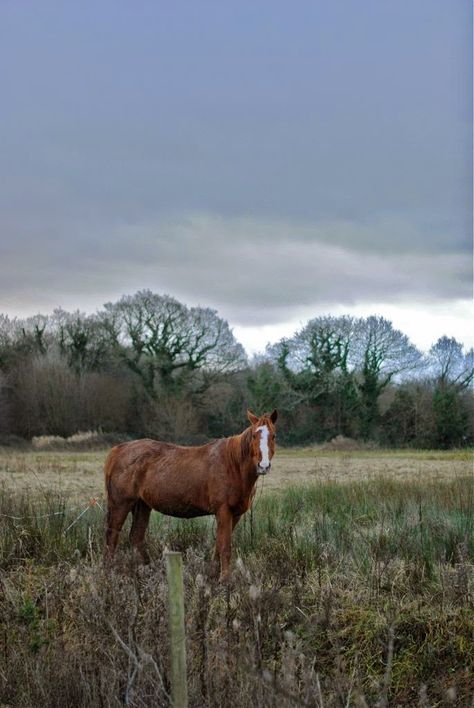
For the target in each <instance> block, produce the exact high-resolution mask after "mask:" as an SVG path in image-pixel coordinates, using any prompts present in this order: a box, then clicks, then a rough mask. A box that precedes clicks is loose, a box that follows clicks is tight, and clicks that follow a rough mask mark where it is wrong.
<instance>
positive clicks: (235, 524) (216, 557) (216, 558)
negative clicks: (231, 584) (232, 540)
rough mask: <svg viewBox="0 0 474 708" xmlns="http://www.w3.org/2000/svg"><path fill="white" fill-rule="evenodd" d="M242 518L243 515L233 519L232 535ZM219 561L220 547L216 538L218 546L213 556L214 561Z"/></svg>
mask: <svg viewBox="0 0 474 708" xmlns="http://www.w3.org/2000/svg"><path fill="white" fill-rule="evenodd" d="M241 518H242V514H239V515H238V516H233V517H232V533H233V532H234V529H235V527H236V526H237V524H238V523H239V521H240V519H241ZM218 559H219V547H218V541H217V537H216V545H215V547H214V553H213V555H212V560H213V561H216V560H218Z"/></svg>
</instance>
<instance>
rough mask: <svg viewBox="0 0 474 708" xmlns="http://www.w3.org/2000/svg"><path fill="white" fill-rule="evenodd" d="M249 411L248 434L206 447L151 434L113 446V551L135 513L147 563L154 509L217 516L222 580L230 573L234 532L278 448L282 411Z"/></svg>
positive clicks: (108, 464) (134, 536) (108, 470)
mask: <svg viewBox="0 0 474 708" xmlns="http://www.w3.org/2000/svg"><path fill="white" fill-rule="evenodd" d="M247 415H248V419H249V421H250V427H248V428H246V430H244V432H243V433H241V434H240V435H233V436H232V437H230V438H222V439H221V440H217V441H215V442H211V443H208V444H207V445H201V446H199V447H183V446H181V445H172V444H170V443H166V442H159V441H157V440H148V439H145V440H134V441H133V442H127V443H123V444H122V445H117V446H116V447H114V448H112V450H111V451H110V453H109V455H108V457H107V459H106V461H105V486H106V493H107V537H106V540H107V553H108V555H109V557H112V556H113V554H114V551H115V548H116V546H117V541H118V537H119V533H120V530H121V528H122V526H123V524H124V521H125V519H126V517H127V515H128V513H129V512H130V511H131V512H132V515H133V521H132V528H131V530H130V541H131V543H132V546H133V547H134V548H135V549H136V550H137V551H138V552H139V554H140V555H141V556H142V558H143V560H144V561H145V562H146V561H148V554H147V551H146V549H145V544H144V538H145V533H146V529H147V526H148V521H149V519H150V512H151V510H152V509H156V511H161V513H162V514H167V515H169V516H179V517H182V518H185V519H190V518H193V517H195V516H208V515H211V514H214V515H215V517H216V519H217V536H216V553H217V555H218V556H219V559H220V567H221V579H225V578H226V577H227V575H228V573H229V563H230V555H231V536H232V532H233V530H234V528H235V526H236V524H237V523H238V521H239V519H240V517H241V516H242V514H244V513H245V512H246V511H247V510H248V509H249V508H250V506H251V504H252V501H253V497H254V495H255V484H256V482H257V479H258V476H259V475H264V474H266V473H267V472H268V470H269V469H270V460H271V459H272V457H273V455H274V452H275V422H276V419H277V412H276V411H273V413H270V414H264V415H262V416H260V417H258V416H256V415H254V414H253V413H251V412H250V411H247Z"/></svg>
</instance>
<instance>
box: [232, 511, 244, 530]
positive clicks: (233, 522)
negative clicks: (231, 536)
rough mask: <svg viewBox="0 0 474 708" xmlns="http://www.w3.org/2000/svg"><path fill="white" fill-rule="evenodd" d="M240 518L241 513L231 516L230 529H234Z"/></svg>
mask: <svg viewBox="0 0 474 708" xmlns="http://www.w3.org/2000/svg"><path fill="white" fill-rule="evenodd" d="M241 518H242V514H239V515H238V516H233V517H232V531H233V530H234V529H235V527H236V526H237V524H238V523H239V521H240V519H241Z"/></svg>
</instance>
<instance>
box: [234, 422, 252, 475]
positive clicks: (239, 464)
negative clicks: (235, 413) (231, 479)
mask: <svg viewBox="0 0 474 708" xmlns="http://www.w3.org/2000/svg"><path fill="white" fill-rule="evenodd" d="M251 441H252V428H247V429H246V430H244V432H243V433H241V434H240V435H234V436H232V437H231V438H228V451H229V456H230V458H231V462H232V465H233V467H234V468H235V469H238V471H239V473H240V475H241V476H242V477H244V479H247V478H249V481H250V480H251V481H254V478H255V480H256V479H257V474H256V472H255V466H254V464H253V460H252V455H251V444H250V443H251Z"/></svg>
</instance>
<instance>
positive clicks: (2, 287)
mask: <svg viewBox="0 0 474 708" xmlns="http://www.w3.org/2000/svg"><path fill="white" fill-rule="evenodd" d="M63 227H64V225H62V224H61V223H60V222H58V224H56V228H57V229H58V230H59V231H60V230H61V228H63ZM370 228H372V227H370ZM370 228H369V227H368V226H367V225H361V226H358V225H356V224H345V223H342V222H326V223H323V224H314V225H311V224H306V225H301V224H298V223H290V222H278V221H272V222H269V221H264V220H258V219H251V218H236V219H231V218H223V217H217V216H214V215H209V214H207V215H206V214H205V215H194V216H189V217H188V218H185V219H179V220H162V221H159V220H156V221H151V222H147V223H140V224H129V225H121V226H117V227H115V228H110V227H109V228H105V227H102V228H97V227H96V228H94V229H85V232H84V233H83V232H82V231H81V229H80V228H79V227H76V230H77V234H76V235H77V238H76V239H75V240H71V239H68V240H62V239H60V238H56V237H54V236H53V237H51V239H50V241H49V244H48V245H47V246H45V239H44V238H43V239H42V238H39V239H38V241H36V242H35V240H34V239H32V240H30V241H29V244H28V247H27V248H25V244H24V243H22V242H21V240H20V242H19V243H16V244H15V243H14V242H13V243H12V242H10V244H9V247H8V249H5V250H4V251H3V258H2V261H1V263H0V310H4V311H5V310H7V311H8V310H9V309H11V308H12V307H13V308H14V309H18V308H19V307H20V308H22V303H23V306H24V307H27V306H28V303H29V310H30V311H31V303H35V305H34V307H36V308H37V309H41V308H43V309H48V308H49V309H51V308H52V307H55V306H58V305H62V306H63V307H66V308H71V307H85V308H87V309H95V308H97V307H99V306H100V305H101V304H102V303H103V302H105V301H106V300H109V299H114V298H115V297H119V296H120V295H121V294H123V293H125V292H129V293H130V292H133V291H135V290H137V289H140V288H143V287H149V288H151V289H153V290H155V291H157V292H162V293H163V292H167V293H170V294H172V295H174V296H176V297H178V298H179V299H182V300H183V301H185V302H187V303H189V304H201V305H210V306H213V307H215V308H216V309H218V310H219V312H220V314H222V315H223V316H225V317H227V318H228V319H229V320H230V321H231V322H232V323H233V324H236V325H252V324H254V325H255V324H268V323H274V322H278V321H282V320H288V319H290V318H292V317H294V316H296V315H297V313H298V312H299V311H301V309H302V308H305V309H307V308H308V307H311V306H312V305H314V306H318V307H320V306H321V305H322V304H325V305H327V307H328V309H330V308H331V306H335V305H347V306H350V305H352V304H354V303H356V302H362V301H366V302H367V301H373V302H396V301H400V300H404V301H407V300H410V299H413V300H418V301H421V300H426V301H430V302H432V301H436V300H439V301H442V300H446V299H450V298H464V297H469V295H470V292H471V277H470V276H471V268H470V262H469V261H468V259H467V258H466V256H465V254H464V253H463V252H462V251H458V252H452V253H440V252H436V251H435V252H433V253H431V252H429V251H427V252H421V251H419V250H418V249H416V250H415V251H413V249H411V248H409V246H408V244H406V245H405V247H404V246H403V241H402V242H401V244H400V245H399V248H398V252H397V251H396V249H390V250H386V252H385V253H384V252H377V251H376V250H372V251H369V250H368V249H361V248H360V247H359V244H360V242H361V241H363V240H364V239H368V238H369V235H370V233H371V232H370ZM373 228H374V231H373V234H372V236H371V237H373V236H374V235H375V232H377V233H378V234H379V238H380V239H381V240H382V241H388V240H391V239H392V238H393V237H394V234H396V233H400V232H406V233H407V234H409V236H410V238H409V239H408V240H410V241H414V240H416V239H417V238H418V239H420V240H423V238H424V237H425V235H424V234H423V233H419V232H417V230H416V228H415V227H414V226H413V224H410V223H405V224H404V223H403V222H402V221H401V220H400V218H399V217H398V218H397V220H396V221H395V222H393V223H391V222H390V221H389V220H387V219H386V220H385V221H381V222H380V223H379V224H377V226H376V227H375V226H374V227H373ZM46 242H47V239H46ZM341 244H342V245H341ZM9 303H10V305H9Z"/></svg>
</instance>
